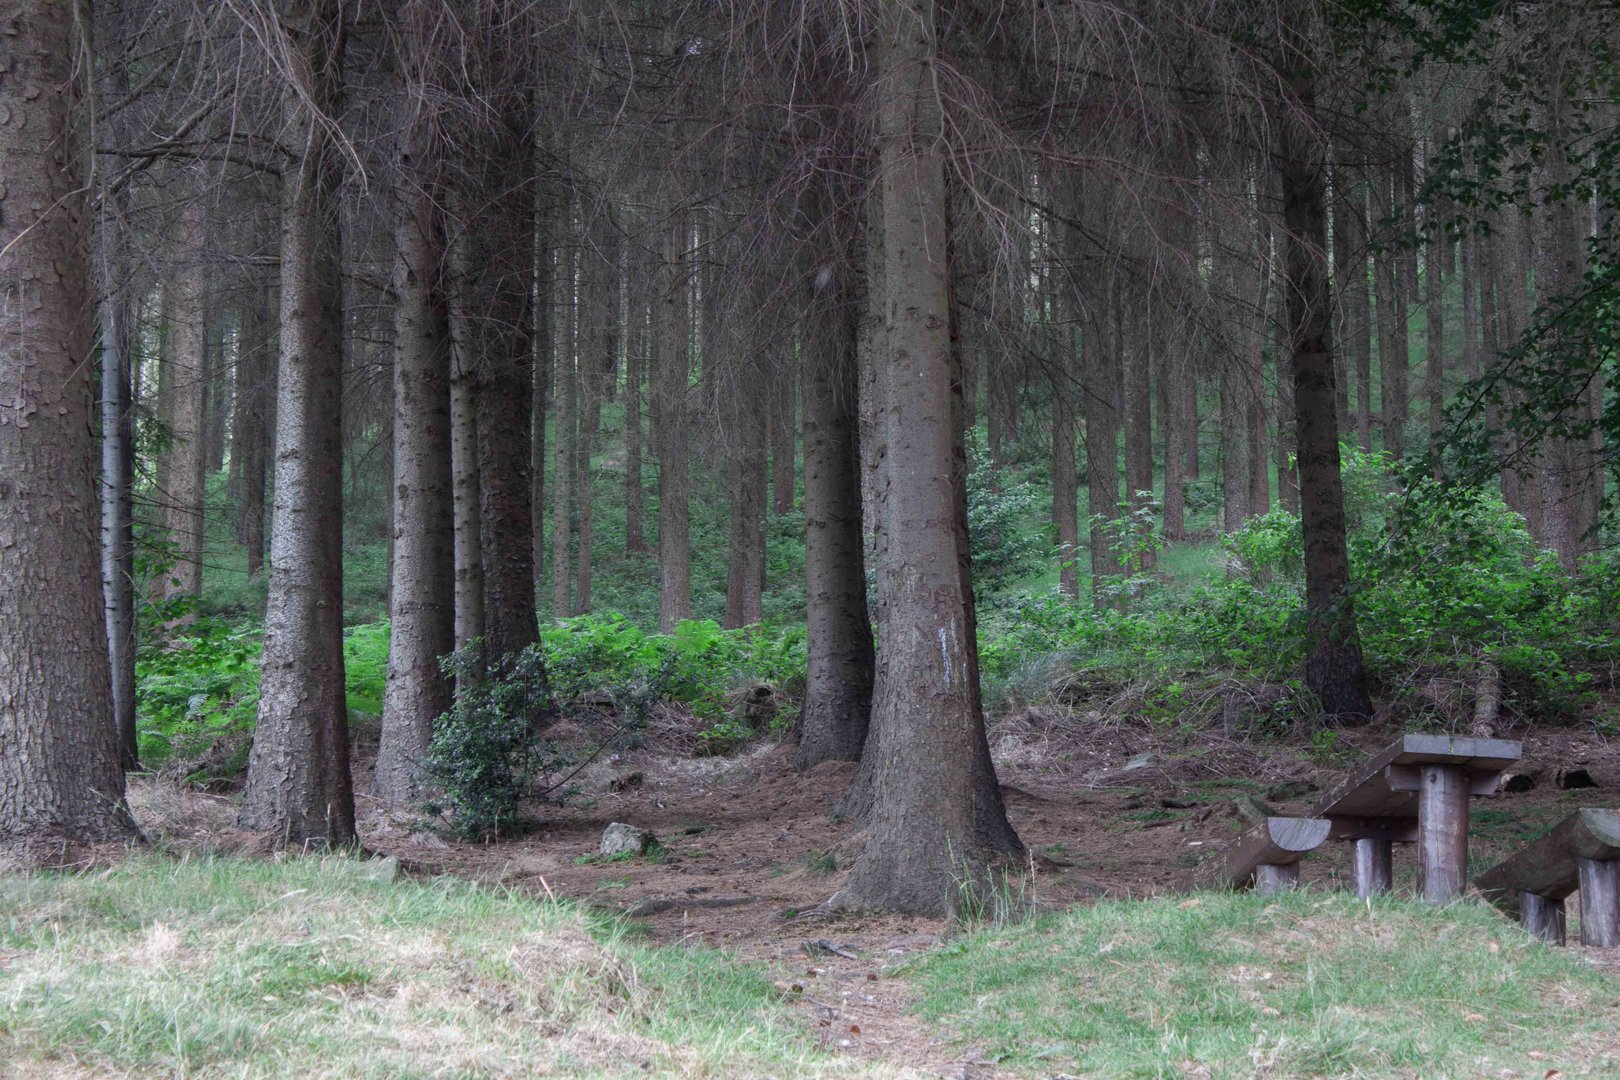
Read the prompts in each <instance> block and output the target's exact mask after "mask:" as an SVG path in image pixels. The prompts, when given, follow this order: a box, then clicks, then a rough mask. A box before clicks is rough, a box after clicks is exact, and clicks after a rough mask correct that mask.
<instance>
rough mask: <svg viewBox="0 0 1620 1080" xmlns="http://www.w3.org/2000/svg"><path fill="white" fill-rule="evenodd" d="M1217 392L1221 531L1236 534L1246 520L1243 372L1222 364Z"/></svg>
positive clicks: (1245, 410)
mask: <svg viewBox="0 0 1620 1080" xmlns="http://www.w3.org/2000/svg"><path fill="white" fill-rule="evenodd" d="M1219 379H1220V390H1221V402H1220V413H1221V529H1222V531H1223V532H1229V533H1230V532H1236V531H1237V530H1239V529H1241V528H1242V527H1243V523H1244V522H1245V521H1247V520H1248V518H1249V453H1250V451H1251V450H1253V451H1254V452H1257V453H1258V452H1259V449H1260V448H1259V447H1251V446H1249V442H1248V439H1249V432H1248V423H1247V421H1248V415H1249V410H1248V408H1247V403H1246V401H1245V397H1246V394H1245V391H1246V390H1247V387H1248V380H1247V379H1246V378H1244V372H1243V371H1241V370H1235V369H1234V367H1233V365H1230V364H1223V365H1222V366H1221V370H1220V373H1219Z"/></svg>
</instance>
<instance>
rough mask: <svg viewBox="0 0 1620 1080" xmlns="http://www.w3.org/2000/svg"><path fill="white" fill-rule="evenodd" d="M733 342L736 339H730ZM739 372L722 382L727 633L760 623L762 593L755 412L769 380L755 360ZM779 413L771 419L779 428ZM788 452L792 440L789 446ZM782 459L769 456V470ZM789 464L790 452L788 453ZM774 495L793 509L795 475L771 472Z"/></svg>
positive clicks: (776, 453)
mask: <svg viewBox="0 0 1620 1080" xmlns="http://www.w3.org/2000/svg"><path fill="white" fill-rule="evenodd" d="M732 336H733V337H735V336H736V335H732ZM737 367H738V370H737V371H735V372H733V373H732V374H731V377H730V378H728V379H726V380H724V383H725V385H724V387H723V389H722V391H721V392H722V393H723V394H725V396H726V401H725V409H726V412H727V414H728V420H727V424H726V426H727V428H728V429H729V430H728V431H727V432H726V433H725V441H726V449H727V455H726V473H727V487H729V488H730V494H731V498H730V502H731V524H730V527H729V530H728V534H727V538H726V611H725V623H724V625H725V626H726V627H727V628H728V629H736V628H738V627H743V626H753V625H754V624H756V623H758V622H760V621H761V620H762V619H763V618H764V617H765V613H764V591H765V494H766V492H765V486H766V480H767V477H766V473H765V450H766V446H765V443H766V437H767V430H766V429H767V423H766V418H765V415H764V413H763V411H762V410H761V409H760V408H759V398H760V394H761V393H762V392H763V391H764V389H765V387H766V385H767V383H768V379H767V377H766V373H765V372H763V371H761V370H760V369H759V362H758V361H757V360H756V359H755V358H753V357H743V358H741V360H740V363H738V364H737ZM782 419H783V418H782V415H781V413H780V411H779V412H778V413H777V415H776V416H775V417H774V418H773V421H774V423H775V424H776V426H777V427H782V426H783V424H782ZM788 445H789V446H791V439H790V440H789V441H788ZM782 453H783V448H782V447H780V446H778V447H776V448H775V449H774V450H773V451H772V455H773V465H774V464H775V461H776V460H778V459H779V458H780V455H781V454H782ZM786 454H787V460H788V461H789V463H790V464H791V461H792V450H791V449H789V450H787V451H786ZM772 471H773V475H774V477H775V480H774V481H773V483H774V484H775V486H776V492H777V494H780V493H781V492H782V491H783V490H784V488H783V485H784V483H785V485H786V490H787V493H788V508H789V511H791V509H792V486H793V470H792V469H791V468H789V469H788V470H787V471H786V474H785V476H786V479H785V481H784V474H783V473H782V472H780V471H777V470H774V469H773V470H772Z"/></svg>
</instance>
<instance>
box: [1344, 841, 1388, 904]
mask: <svg viewBox="0 0 1620 1080" xmlns="http://www.w3.org/2000/svg"><path fill="white" fill-rule="evenodd" d="M1392 848H1393V845H1392V844H1391V843H1390V842H1389V841H1388V840H1357V841H1356V864H1355V872H1354V874H1355V876H1354V878H1353V881H1354V884H1355V887H1356V895H1357V896H1358V897H1360V898H1362V899H1363V900H1365V899H1366V898H1367V897H1369V896H1379V895H1382V894H1383V893H1387V892H1389V890H1390V888H1391V886H1392V885H1393V883H1394V873H1393V871H1392V869H1391V867H1392V865H1393V861H1392V857H1391V850H1392Z"/></svg>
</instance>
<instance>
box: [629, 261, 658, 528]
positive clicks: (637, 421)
mask: <svg viewBox="0 0 1620 1080" xmlns="http://www.w3.org/2000/svg"><path fill="white" fill-rule="evenodd" d="M624 273H625V285H624V289H625V313H626V327H627V329H628V331H629V333H628V335H627V337H626V341H625V350H624V550H625V551H628V552H633V553H635V554H642V553H644V552H645V551H646V550H647V536H646V529H645V527H644V525H643V524H642V494H643V493H642V488H641V407H642V406H641V403H642V388H641V384H642V373H643V372H644V371H645V370H646V367H647V363H646V353H645V352H644V350H645V349H646V348H647V343H648V340H649V338H650V337H651V332H652V327H651V325H650V323H651V312H650V310H649V309H648V308H647V306H646V304H645V303H644V302H643V300H642V297H641V296H640V294H639V292H635V291H632V289H631V286H632V285H633V284H634V285H639V284H640V282H641V281H642V278H641V277H640V276H639V275H634V274H631V272H630V270H629V267H628V266H627V267H626V268H625V271H624Z"/></svg>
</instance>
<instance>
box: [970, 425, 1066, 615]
mask: <svg viewBox="0 0 1620 1080" xmlns="http://www.w3.org/2000/svg"><path fill="white" fill-rule="evenodd" d="M996 480H999V481H1000V486H999V488H998V487H997V486H996V483H995V481H996ZM967 499H968V506H967V519H968V547H969V550H971V551H972V553H973V578H974V583H975V584H976V585H980V586H981V587H984V588H988V589H997V588H1002V587H1004V586H1006V585H1008V584H1009V583H1011V582H1013V581H1015V580H1016V579H1018V578H1021V577H1025V576H1027V575H1029V574H1031V573H1034V572H1035V571H1036V570H1037V569H1038V568H1039V567H1040V564H1041V562H1042V560H1043V559H1044V558H1045V556H1046V551H1047V548H1048V546H1049V543H1050V541H1049V540H1048V539H1047V536H1046V533H1047V532H1048V531H1049V529H1048V527H1047V526H1046V525H1045V524H1044V523H1039V522H1040V518H1039V514H1040V511H1041V509H1042V507H1043V505H1044V498H1043V496H1042V494H1041V492H1040V490H1039V489H1038V488H1037V487H1036V485H1035V484H1034V483H1031V482H1030V481H1029V480H1028V479H1026V478H1025V477H1023V476H1021V475H1020V474H1019V473H1017V472H1015V471H1014V470H1012V469H1005V470H1003V472H1002V473H1001V474H1000V475H999V477H998V476H996V475H995V474H993V473H992V471H991V469H990V462H989V459H988V458H987V457H984V456H982V455H981V454H980V453H979V452H978V451H975V452H974V456H973V468H972V470H971V471H970V472H969V473H968V480H967Z"/></svg>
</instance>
